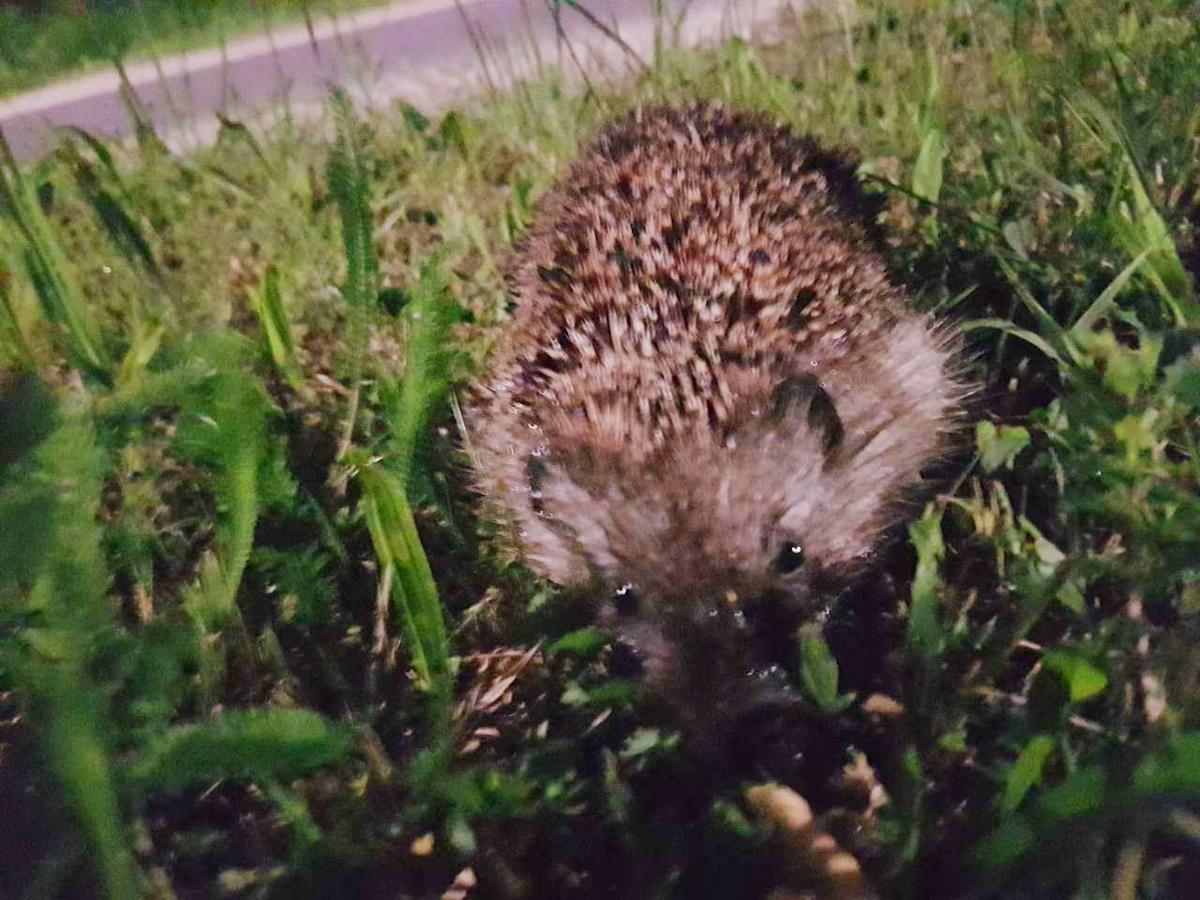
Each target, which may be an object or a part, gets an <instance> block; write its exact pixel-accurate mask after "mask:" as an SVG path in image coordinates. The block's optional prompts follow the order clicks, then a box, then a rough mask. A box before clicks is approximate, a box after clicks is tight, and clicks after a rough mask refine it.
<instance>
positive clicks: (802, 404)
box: [771, 375, 846, 458]
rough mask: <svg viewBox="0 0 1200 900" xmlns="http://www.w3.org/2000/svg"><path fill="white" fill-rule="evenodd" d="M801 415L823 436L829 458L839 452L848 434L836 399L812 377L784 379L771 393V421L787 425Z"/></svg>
mask: <svg viewBox="0 0 1200 900" xmlns="http://www.w3.org/2000/svg"><path fill="white" fill-rule="evenodd" d="M801 412H803V413H804V415H805V419H806V422H807V425H808V427H809V428H810V429H811V430H812V431H813V432H815V433H816V434H818V435H820V437H821V448H822V449H823V450H824V451H825V456H826V458H829V457H830V456H832V455H833V454H834V453H836V452H837V451H838V448H840V447H841V446H842V440H843V439H844V438H845V434H846V431H845V429H844V428H843V427H842V419H841V416H839V415H838V411H837V407H836V406H834V404H833V398H832V397H830V396H829V392H828V391H826V390H825V388H823V387H822V386H821V382H820V381H818V380H817V378H816V377H815V376H813V375H794V376H791V377H789V378H785V379H784V380H783V381H782V382H780V384H779V385H778V386H776V388H775V390H774V391H773V392H772V394H771V418H772V419H774V420H775V421H776V422H780V423H782V422H785V421H787V420H790V419H792V418H793V417H794V416H796V415H799V414H800V413H801Z"/></svg>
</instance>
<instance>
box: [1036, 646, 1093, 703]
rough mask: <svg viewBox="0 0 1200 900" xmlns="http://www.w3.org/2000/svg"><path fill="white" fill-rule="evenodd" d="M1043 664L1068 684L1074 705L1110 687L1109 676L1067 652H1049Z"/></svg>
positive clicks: (1079, 657)
mask: <svg viewBox="0 0 1200 900" xmlns="http://www.w3.org/2000/svg"><path fill="white" fill-rule="evenodd" d="M1042 664H1043V665H1044V666H1045V667H1046V668H1047V669H1049V670H1050V671H1052V672H1057V673H1058V674H1059V675H1060V676H1061V677H1062V679H1063V681H1064V682H1066V685H1067V688H1068V690H1069V691H1070V696H1071V702H1072V703H1082V702H1083V701H1085V700H1090V699H1091V698H1092V697H1095V696H1096V695H1097V694H1099V693H1101V692H1102V691H1103V690H1104V689H1105V688H1106V687H1108V676H1107V675H1105V674H1104V673H1103V672H1102V671H1100V670H1099V669H1097V668H1096V667H1095V666H1093V665H1092V664H1091V663H1090V662H1088V661H1087V660H1086V659H1084V658H1083V657H1081V656H1078V655H1076V654H1074V653H1071V652H1069V651H1066V650H1050V651H1047V653H1046V655H1045V657H1044V658H1043V660H1042Z"/></svg>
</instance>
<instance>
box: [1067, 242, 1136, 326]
mask: <svg viewBox="0 0 1200 900" xmlns="http://www.w3.org/2000/svg"><path fill="white" fill-rule="evenodd" d="M1149 255H1150V251H1148V250H1143V251H1142V252H1141V253H1139V254H1138V255H1137V257H1136V258H1135V259H1134V260H1133V262H1131V263H1130V264H1129V265H1127V266H1126V267H1125V268H1124V269H1122V270H1121V271H1120V272H1118V273H1117V277H1116V278H1114V279H1113V280H1112V281H1110V282H1109V283H1108V286H1107V287H1106V288H1105V289H1104V290H1103V291H1101V292H1100V296H1099V297H1097V298H1096V299H1095V301H1094V302H1093V303H1092V305H1091V306H1089V307H1088V308H1087V309H1085V310H1084V311H1083V314H1082V315H1081V316H1080V317H1079V318H1078V319H1076V320H1075V324H1074V325H1072V326H1071V331H1070V334H1071V335H1072V336H1073V337H1078V336H1079V335H1081V334H1086V333H1087V332H1089V331H1091V330H1092V328H1093V327H1094V326H1095V324H1096V322H1098V321H1099V320H1100V319H1101V318H1103V317H1104V316H1106V315H1107V314H1108V311H1109V310H1110V309H1112V308H1113V307H1114V306H1116V303H1117V297H1119V296H1120V294H1121V291H1123V290H1125V285H1127V284H1129V280H1130V279H1131V278H1133V276H1134V275H1135V274H1136V273H1137V271H1138V269H1140V268H1141V267H1142V264H1143V263H1144V262H1145V261H1146V258H1147V257H1148V256H1149Z"/></svg>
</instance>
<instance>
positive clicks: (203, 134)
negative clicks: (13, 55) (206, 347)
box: [0, 0, 803, 159]
mask: <svg viewBox="0 0 1200 900" xmlns="http://www.w3.org/2000/svg"><path fill="white" fill-rule="evenodd" d="M802 2H803V0H800V2H797V0H662V5H663V6H664V7H665V8H666V9H667V10H668V15H679V14H682V27H681V29H680V39H681V41H683V42H684V43H686V44H689V45H697V44H701V43H706V42H711V41H713V40H716V39H719V38H720V37H723V36H728V35H731V34H738V35H741V36H751V34H753V33H757V32H761V31H762V30H763V29H769V28H770V27H771V26H772V25H773V24H774V23H776V22H777V21H778V20H779V15H780V13H781V11H782V10H783V9H784V8H786V7H791V6H799V5H801V4H802ZM580 5H582V6H585V7H586V8H587V9H588V10H589V11H590V12H591V13H592V15H593V16H594V17H595V19H597V20H599V21H600V22H601V23H603V24H604V25H605V26H606V27H608V28H609V29H611V30H614V31H616V32H617V33H619V35H620V36H621V38H622V39H623V40H624V41H625V43H626V44H627V46H628V48H629V49H632V50H633V51H635V52H636V53H637V54H638V55H640V56H641V58H643V59H645V58H647V57H649V56H650V54H651V52H652V48H653V41H654V14H653V8H654V6H655V0H581V2H580ZM550 6H551V3H550V2H548V0H458V2H456V0H401V2H396V3H393V4H392V5H391V6H388V7H383V8H380V9H374V10H367V11H364V12H361V13H358V14H349V15H345V16H343V17H341V18H339V19H336V20H335V19H329V20H322V21H320V22H318V23H316V26H315V28H314V29H313V32H312V33H310V32H309V30H308V29H307V28H306V27H305V26H303V25H301V26H297V27H291V28H288V29H282V30H278V31H276V32H274V33H269V34H266V35H258V36H254V37H250V38H246V39H242V40H239V41H236V42H232V43H230V44H228V45H227V46H226V47H225V48H224V49H223V50H205V51H199V52H195V53H191V54H184V55H181V56H177V57H171V58H169V59H164V60H161V61H156V62H141V63H136V64H132V65H130V66H129V67H128V68H127V73H128V76H129V81H130V84H131V85H132V87H133V89H134V90H135V92H136V93H137V95H138V97H139V99H140V100H141V102H142V104H143V105H144V107H145V108H146V109H147V110H148V112H149V114H150V116H151V118H152V120H153V121H154V124H155V126H156V128H157V129H158V130H159V133H160V134H164V135H167V137H168V142H169V143H172V144H174V145H177V146H187V145H189V144H194V143H197V142H201V141H204V140H207V139H209V138H211V136H212V134H213V133H214V132H215V127H216V114H217V113H223V114H225V115H230V116H234V117H239V118H251V119H261V118H262V117H264V116H269V115H275V116H278V115H280V114H282V113H283V112H284V111H286V112H288V113H291V114H299V113H300V112H302V111H304V110H306V109H307V110H309V111H312V110H314V109H319V108H320V104H322V103H323V101H324V98H325V97H326V96H327V93H328V90H329V87H330V85H333V84H338V85H341V86H343V87H345V88H346V89H347V90H348V91H349V92H350V93H351V95H352V96H354V97H355V99H356V100H358V101H359V102H362V103H365V104H378V103H385V102H387V101H390V100H392V99H394V98H396V97H404V98H405V99H406V100H408V101H409V102H412V103H414V104H415V105H417V106H419V107H421V108H422V109H425V110H427V111H428V110H432V109H436V108H438V107H441V106H445V105H446V104H448V103H451V102H454V101H455V100H458V99H461V98H462V97H463V96H464V95H466V94H469V93H470V92H472V91H477V90H478V89H479V88H480V87H482V86H485V85H486V84H487V83H488V82H489V81H490V82H492V83H502V84H509V83H511V82H512V81H513V80H514V79H517V78H520V77H525V76H528V75H529V74H532V73H533V72H534V71H536V69H537V67H538V66H539V65H542V64H547V63H548V64H552V65H553V64H556V63H558V62H560V61H561V63H562V65H563V66H564V69H565V70H568V71H569V70H570V69H571V68H572V67H573V65H574V63H573V61H572V58H571V56H570V55H566V54H567V51H566V48H565V45H564V44H563V43H562V41H560V40H559V38H558V34H557V30H556V25H555V21H554V17H553V15H552V14H551V12H550ZM561 7H562V8H561V17H560V22H561V25H562V29H563V34H564V35H565V36H566V40H567V41H568V42H569V46H570V48H571V49H573V50H574V53H575V56H576V57H577V58H579V59H581V60H583V61H584V64H585V66H586V67H588V68H589V69H592V70H594V71H600V70H606V71H608V72H610V73H619V72H620V71H622V70H623V69H624V70H630V69H632V68H634V67H636V65H637V64H636V62H634V61H633V60H632V58H631V54H630V53H629V51H628V49H623V48H622V47H620V46H619V45H618V44H617V42H616V41H614V40H612V39H611V37H607V36H605V35H604V34H603V33H602V30H601V29H600V28H598V27H597V25H596V23H595V22H589V21H588V20H587V18H585V17H584V16H583V15H582V14H580V12H579V11H578V10H575V9H572V8H570V7H568V6H567V5H566V3H562V4H561ZM479 46H482V47H483V48H484V53H483V54H482V57H483V59H484V60H486V64H484V63H481V54H480V53H479V52H477V49H476V48H477V47H479ZM66 125H73V126H77V127H80V128H84V129H86V130H87V131H89V132H91V133H93V134H95V135H97V136H101V137H105V138H125V137H128V136H129V135H130V133H131V131H132V123H131V121H130V119H129V116H128V115H127V113H126V110H125V105H124V103H123V102H122V99H121V94H120V82H119V79H118V77H117V75H116V73H115V72H102V73H98V74H95V75H89V76H85V77H83V78H78V79H74V80H72V81H69V82H64V83H60V84H56V85H52V86H50V87H48V88H43V89H41V90H37V91H32V92H30V93H28V94H23V95H20V96H18V97H14V98H10V99H8V100H3V101H0V128H2V129H3V130H4V133H5V135H6V136H7V137H8V140H9V142H10V144H11V145H12V147H13V150H14V152H15V153H16V154H17V155H18V156H19V157H21V158H25V159H28V158H34V157H36V156H38V155H39V154H41V153H44V152H45V151H46V150H47V149H48V148H49V147H51V146H52V144H53V141H54V131H53V129H54V127H55V126H66Z"/></svg>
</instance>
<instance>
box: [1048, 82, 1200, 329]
mask: <svg viewBox="0 0 1200 900" xmlns="http://www.w3.org/2000/svg"><path fill="white" fill-rule="evenodd" d="M1064 102H1065V104H1066V106H1067V108H1068V109H1070V110H1071V112H1072V114H1073V115H1074V116H1075V118H1076V119H1077V120H1078V121H1079V122H1080V123H1081V124H1082V125H1083V126H1084V128H1085V129H1086V130H1087V131H1088V132H1089V133H1090V134H1091V135H1092V137H1093V138H1094V139H1095V140H1096V141H1097V142H1098V143H1100V144H1102V145H1103V146H1106V147H1108V148H1110V149H1112V148H1115V149H1116V151H1117V152H1119V153H1120V155H1121V158H1122V161H1123V162H1124V165H1125V171H1126V176H1127V178H1128V181H1129V194H1130V199H1131V200H1132V208H1130V206H1129V205H1128V204H1127V203H1125V202H1124V201H1122V202H1121V203H1119V204H1118V207H1117V210H1116V211H1115V212H1114V214H1113V215H1111V216H1110V217H1109V218H1110V223H1111V226H1112V229H1113V232H1114V236H1115V237H1116V239H1117V241H1118V242H1119V243H1120V244H1121V245H1122V246H1123V247H1124V248H1125V250H1126V251H1127V252H1128V253H1129V254H1130V256H1139V255H1141V254H1143V253H1144V254H1146V262H1147V266H1146V267H1145V268H1144V269H1143V271H1144V272H1145V274H1146V277H1147V278H1148V279H1149V281H1150V283H1151V284H1152V285H1154V288H1155V290H1156V291H1157V292H1158V295H1159V296H1160V297H1161V298H1162V301H1163V303H1164V304H1165V305H1166V306H1167V307H1168V309H1169V310H1170V311H1171V314H1172V316H1173V317H1174V319H1175V321H1176V323H1177V324H1179V325H1195V324H1197V323H1200V300H1198V299H1197V297H1196V293H1195V289H1194V286H1193V284H1192V279H1191V277H1190V276H1189V275H1188V273H1187V270H1186V269H1185V268H1184V266H1183V260H1182V259H1181V258H1180V256H1179V248H1178V247H1177V246H1176V245H1175V240H1174V238H1173V237H1172V236H1171V229H1170V227H1169V226H1168V225H1167V222H1166V220H1165V219H1164V218H1163V217H1162V214H1161V213H1160V212H1159V211H1158V208H1157V207H1156V206H1155V205H1154V202H1153V201H1152V200H1151V199H1150V194H1149V192H1148V191H1147V190H1146V179H1145V177H1144V176H1143V174H1142V169H1141V166H1140V165H1139V164H1138V158H1137V154H1136V153H1135V152H1134V150H1133V146H1132V144H1131V142H1130V140H1129V136H1128V135H1127V134H1126V132H1125V130H1124V129H1123V128H1122V127H1121V126H1120V125H1119V124H1118V123H1117V121H1116V120H1115V119H1113V117H1112V116H1111V115H1110V114H1109V112H1108V110H1106V109H1105V108H1104V106H1103V105H1102V104H1101V103H1100V101H1099V100H1097V99H1096V98H1095V97H1093V96H1091V95H1090V94H1083V95H1080V96H1078V97H1076V98H1075V100H1074V102H1072V101H1070V100H1067V101H1064Z"/></svg>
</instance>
